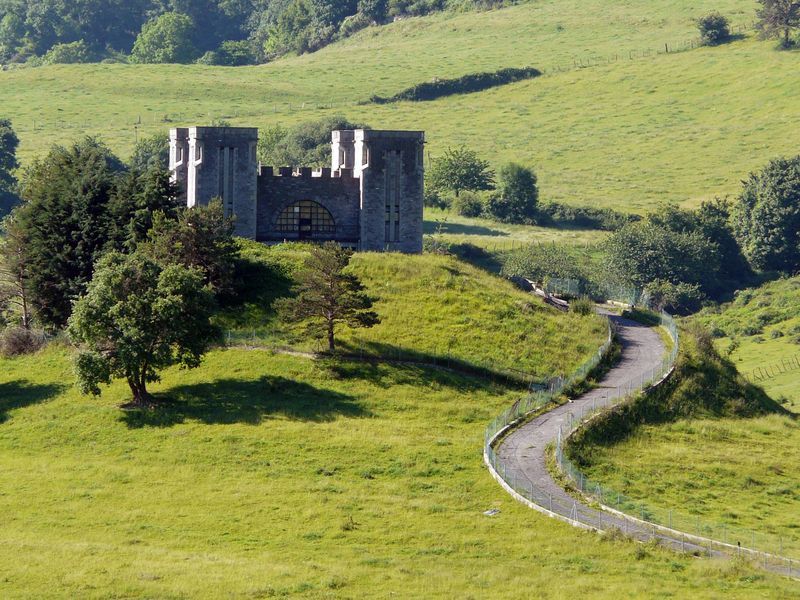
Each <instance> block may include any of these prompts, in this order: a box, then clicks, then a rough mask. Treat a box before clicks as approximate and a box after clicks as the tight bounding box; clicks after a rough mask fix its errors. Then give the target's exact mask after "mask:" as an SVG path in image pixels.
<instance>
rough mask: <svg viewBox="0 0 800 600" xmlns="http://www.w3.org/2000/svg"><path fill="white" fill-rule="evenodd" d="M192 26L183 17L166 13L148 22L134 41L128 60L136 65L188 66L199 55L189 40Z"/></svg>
mask: <svg viewBox="0 0 800 600" xmlns="http://www.w3.org/2000/svg"><path fill="white" fill-rule="evenodd" d="M193 33H194V23H193V22H192V19H191V18H190V17H188V16H186V15H184V14H181V13H177V12H168V13H164V14H163V15H160V16H158V17H156V18H155V19H153V20H151V21H148V22H147V23H145V24H144V26H143V27H142V32H141V33H140V34H139V36H138V37H137V38H136V42H135V43H134V44H133V50H132V51H131V60H132V61H133V62H137V63H184V64H185V63H190V62H192V61H193V60H194V59H196V58H197V56H198V54H199V53H198V51H197V48H195V45H194V42H193V41H192V35H193Z"/></svg>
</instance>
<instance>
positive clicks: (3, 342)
mask: <svg viewBox="0 0 800 600" xmlns="http://www.w3.org/2000/svg"><path fill="white" fill-rule="evenodd" d="M46 343H47V338H46V337H45V335H44V333H43V332H41V331H33V330H31V329H25V328H23V327H8V328H7V329H5V330H3V331H2V332H0V356H4V357H6V358H11V357H14V356H22V355H24V354H33V353H34V352H38V351H39V350H41V349H42V347H44V345H45V344H46Z"/></svg>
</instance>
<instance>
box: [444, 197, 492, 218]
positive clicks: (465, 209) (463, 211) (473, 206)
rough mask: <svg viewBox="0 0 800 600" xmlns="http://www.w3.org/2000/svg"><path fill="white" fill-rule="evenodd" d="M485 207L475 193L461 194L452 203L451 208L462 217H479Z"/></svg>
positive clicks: (483, 202)
mask: <svg viewBox="0 0 800 600" xmlns="http://www.w3.org/2000/svg"><path fill="white" fill-rule="evenodd" d="M485 205H486V204H485V201H484V199H483V197H482V196H481V195H480V194H478V193H476V192H461V194H460V195H459V196H456V197H455V198H453V201H452V208H453V209H455V211H456V212H457V213H458V214H459V215H461V216H462V217H480V216H481V215H482V214H483V210H484V207H485Z"/></svg>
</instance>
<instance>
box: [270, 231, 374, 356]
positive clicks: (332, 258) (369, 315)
mask: <svg viewBox="0 0 800 600" xmlns="http://www.w3.org/2000/svg"><path fill="white" fill-rule="evenodd" d="M352 256H353V252H352V251H351V250H347V249H345V248H342V247H341V246H339V245H338V244H336V243H335V242H327V243H325V244H324V245H322V246H314V247H312V248H311V251H310V253H309V255H308V257H307V258H306V259H305V261H304V263H303V268H302V269H300V272H299V273H298V274H297V276H296V278H295V284H294V286H293V287H292V292H293V293H294V296H293V297H291V298H283V299H280V300H278V301H277V302H276V308H277V309H278V311H279V312H280V313H282V314H283V316H284V317H285V318H286V319H288V320H290V321H296V322H304V323H305V324H306V329H307V331H308V333H309V334H311V335H312V336H314V337H318V338H326V339H327V342H328V350H329V351H331V352H333V351H334V350H335V349H336V328H337V327H338V326H339V325H341V324H345V325H348V326H350V327H372V326H373V325H376V324H377V323H379V322H380V319H379V318H378V315H377V314H376V313H375V312H373V311H372V310H370V309H371V308H372V299H371V298H370V297H369V296H368V295H367V294H366V293H365V292H364V286H363V285H362V284H361V281H359V279H358V277H357V276H356V275H354V274H353V273H349V272H346V271H345V269H346V268H347V265H348V264H349V263H350V259H351V258H352Z"/></svg>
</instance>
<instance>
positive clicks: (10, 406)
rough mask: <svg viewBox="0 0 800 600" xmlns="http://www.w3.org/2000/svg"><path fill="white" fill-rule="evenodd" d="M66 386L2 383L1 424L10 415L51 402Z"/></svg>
mask: <svg viewBox="0 0 800 600" xmlns="http://www.w3.org/2000/svg"><path fill="white" fill-rule="evenodd" d="M65 387H66V386H64V385H59V384H55V383H48V384H38V383H31V382H30V381H26V380H17V381H9V382H7V383H0V424H2V423H5V422H6V421H7V420H8V413H9V412H10V411H12V410H15V409H17V408H25V407H26V406H31V405H33V404H39V403H41V402H45V401H47V400H51V399H52V398H53V397H55V396H56V395H57V394H59V393H60V392H62V391H63V390H64V388H65Z"/></svg>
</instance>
